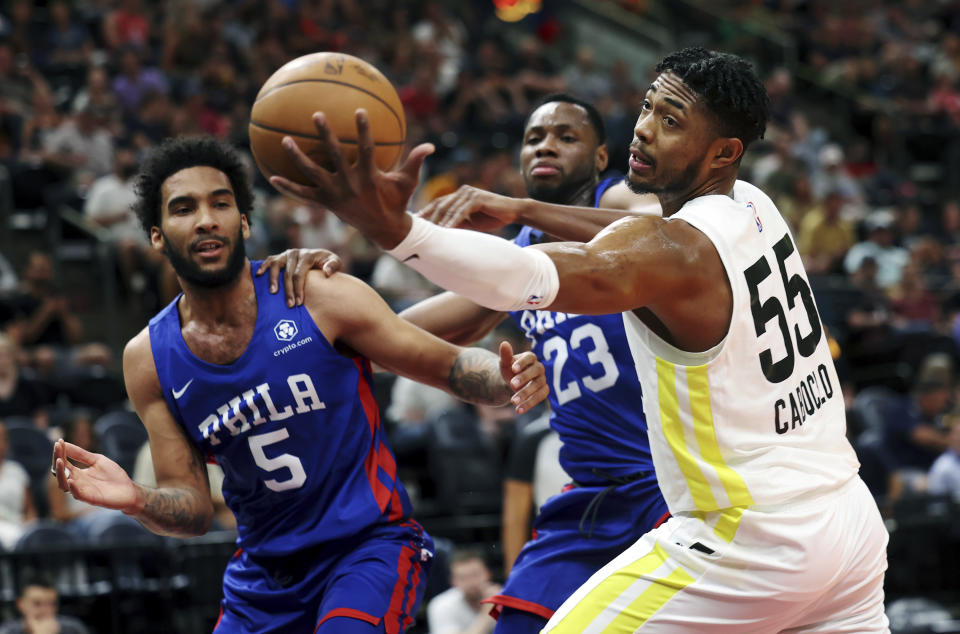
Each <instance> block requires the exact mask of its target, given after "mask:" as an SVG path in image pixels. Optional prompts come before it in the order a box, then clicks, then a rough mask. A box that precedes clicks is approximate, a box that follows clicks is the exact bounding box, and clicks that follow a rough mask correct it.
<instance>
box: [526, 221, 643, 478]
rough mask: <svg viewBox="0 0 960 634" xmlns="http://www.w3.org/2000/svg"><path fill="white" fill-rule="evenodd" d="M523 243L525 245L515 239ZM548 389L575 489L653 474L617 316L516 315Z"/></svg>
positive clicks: (635, 385) (635, 383)
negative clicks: (613, 478)
mask: <svg viewBox="0 0 960 634" xmlns="http://www.w3.org/2000/svg"><path fill="white" fill-rule="evenodd" d="M520 240H521V241H522V240H523V239H522V238H520ZM510 316H511V318H512V319H513V320H514V322H515V323H516V324H517V326H519V327H520V329H521V330H523V332H524V333H525V334H526V336H527V338H528V339H529V340H530V341H531V343H532V348H533V351H534V353H536V355H537V357H538V358H539V359H540V361H541V362H542V363H543V364H544V367H545V368H546V377H547V381H548V383H549V386H550V395H549V400H550V406H551V408H552V410H553V411H552V413H551V421H550V425H551V427H553V428H554V429H555V430H556V431H557V433H558V434H559V435H560V439H561V441H562V442H563V447H562V449H561V450H560V462H561V464H562V465H563V468H564V470H565V471H566V472H567V473H568V474H569V475H570V476H571V477H572V478H573V479H574V480H576V481H577V482H581V483H600V482H602V481H603V474H606V475H613V476H616V477H626V476H632V475H636V474H637V473H639V472H645V471H652V469H653V463H652V459H651V457H650V447H649V443H648V441H647V425H646V420H645V419H644V415H643V409H642V405H641V388H640V382H639V381H638V380H637V374H636V370H635V369H634V367H633V358H632V356H631V355H630V351H629V347H628V345H627V339H626V332H625V330H624V324H623V318H622V317H621V316H620V315H619V314H616V315H576V314H571V313H558V312H553V311H547V310H541V311H530V310H524V311H515V312H512V313H510Z"/></svg>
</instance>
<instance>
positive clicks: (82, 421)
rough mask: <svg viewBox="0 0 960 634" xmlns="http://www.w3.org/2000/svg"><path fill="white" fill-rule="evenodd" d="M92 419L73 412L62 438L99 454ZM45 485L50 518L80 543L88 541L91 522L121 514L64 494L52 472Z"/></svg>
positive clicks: (81, 411) (84, 414) (88, 413)
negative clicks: (105, 516) (98, 518)
mask: <svg viewBox="0 0 960 634" xmlns="http://www.w3.org/2000/svg"><path fill="white" fill-rule="evenodd" d="M92 419H93V417H92V416H91V414H90V412H87V411H84V410H73V411H71V412H70V414H69V415H68V418H67V419H66V420H65V421H63V423H62V424H61V432H62V433H61V435H62V437H63V439H64V440H66V441H68V442H72V443H73V444H75V445H78V446H80V447H83V448H84V449H86V450H87V451H92V452H96V451H99V448H98V442H97V437H96V434H95V433H94V431H93V420H92ZM45 484H46V489H47V500H48V501H49V503H50V517H51V519H53V520H54V521H56V522H59V523H61V524H63V525H64V526H65V528H67V530H69V531H70V532H71V533H73V534H74V535H76V537H77V538H78V539H79V540H81V541H85V540H86V539H87V538H88V530H89V527H90V523H91V522H92V521H94V520H95V518H97V517H99V516H102V515H109V514H116V513H119V511H113V510H110V509H103V508H100V507H97V506H92V505H90V504H87V503H85V502H81V501H79V500H77V499H75V498H74V497H73V496H72V495H69V494H67V493H64V492H63V491H61V490H60V487H58V486H57V477H56V476H55V475H53V474H52V473H51V474H49V475H48V476H47V478H46V483H45Z"/></svg>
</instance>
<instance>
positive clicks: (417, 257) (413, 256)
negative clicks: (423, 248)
mask: <svg viewBox="0 0 960 634" xmlns="http://www.w3.org/2000/svg"><path fill="white" fill-rule="evenodd" d="M419 259H420V256H419V255H417V254H416V253H414V254H413V255H410V256H407V257H405V258H403V260H401V261H402V262H403V263H404V264H406V263H407V262H409V261H410V260H419Z"/></svg>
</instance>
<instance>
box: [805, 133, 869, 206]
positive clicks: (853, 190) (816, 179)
mask: <svg viewBox="0 0 960 634" xmlns="http://www.w3.org/2000/svg"><path fill="white" fill-rule="evenodd" d="M818 158H819V161H820V165H819V169H817V170H815V171H814V172H813V175H812V176H811V182H810V184H811V185H812V186H813V195H814V196H816V197H817V198H820V199H823V198H824V197H826V195H827V193H828V192H830V191H834V190H839V191H840V192H841V193H842V194H843V196H844V198H846V199H847V200H848V201H850V202H852V203H862V202H863V200H864V196H863V188H862V187H861V186H860V184H859V183H858V182H857V181H856V179H854V178H853V177H852V176H851V175H850V174H849V172H847V168H846V167H845V166H844V164H843V149H842V148H841V147H840V146H839V145H837V144H836V143H828V144H827V145H824V146H823V148H821V149H820V153H819V155H818Z"/></svg>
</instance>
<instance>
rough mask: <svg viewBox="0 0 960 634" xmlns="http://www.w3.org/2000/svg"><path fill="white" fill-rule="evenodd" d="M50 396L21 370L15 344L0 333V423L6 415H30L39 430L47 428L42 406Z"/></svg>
mask: <svg viewBox="0 0 960 634" xmlns="http://www.w3.org/2000/svg"><path fill="white" fill-rule="evenodd" d="M50 396H51V395H50V394H49V392H48V390H46V389H45V388H44V387H43V386H42V385H41V384H40V383H37V382H36V381H33V380H32V379H29V378H27V377H25V376H23V374H22V373H21V371H20V364H19V361H18V360H17V345H16V344H15V343H14V342H13V340H12V339H10V337H8V336H7V335H5V334H3V333H0V420H2V419H3V418H4V417H5V416H30V417H32V418H33V420H34V423H35V424H36V425H37V427H38V428H40V429H45V428H46V427H47V422H48V421H47V415H46V412H45V411H44V409H43V408H44V407H45V406H46V405H49V404H50V402H51V398H50Z"/></svg>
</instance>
